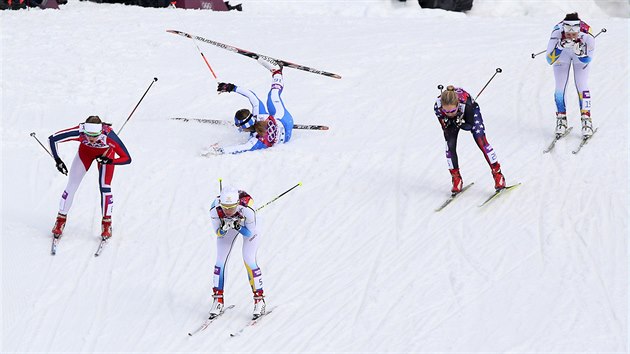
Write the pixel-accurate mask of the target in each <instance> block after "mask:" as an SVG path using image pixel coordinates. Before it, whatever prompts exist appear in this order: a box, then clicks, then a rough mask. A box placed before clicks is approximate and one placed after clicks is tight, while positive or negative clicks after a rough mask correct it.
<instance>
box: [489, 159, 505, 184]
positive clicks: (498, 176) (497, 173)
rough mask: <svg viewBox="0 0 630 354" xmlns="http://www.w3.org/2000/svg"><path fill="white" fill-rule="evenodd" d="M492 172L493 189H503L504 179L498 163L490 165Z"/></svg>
mask: <svg viewBox="0 0 630 354" xmlns="http://www.w3.org/2000/svg"><path fill="white" fill-rule="evenodd" d="M490 168H491V170H492V178H494V189H495V190H500V189H503V188H505V177H504V176H503V173H501V165H500V164H499V163H498V162H495V163H493V164H492V165H490Z"/></svg>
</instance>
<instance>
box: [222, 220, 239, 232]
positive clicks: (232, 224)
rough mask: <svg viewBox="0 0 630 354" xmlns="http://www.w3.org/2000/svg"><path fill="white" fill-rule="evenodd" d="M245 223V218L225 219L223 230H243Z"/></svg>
mask: <svg viewBox="0 0 630 354" xmlns="http://www.w3.org/2000/svg"><path fill="white" fill-rule="evenodd" d="M242 223H243V218H240V217H235V218H223V219H221V230H222V231H224V232H227V231H228V230H229V229H234V230H236V231H238V230H240V229H241V225H242Z"/></svg>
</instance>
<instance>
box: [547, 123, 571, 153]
mask: <svg viewBox="0 0 630 354" xmlns="http://www.w3.org/2000/svg"><path fill="white" fill-rule="evenodd" d="M571 129H573V127H569V129H567V131H565V132H564V134H562V135H556V137H555V138H554V139H553V141H552V142H551V144H549V146H548V147H547V148H546V149H545V150H543V154H546V153H548V152H549V151H551V150H553V148H554V147H555V146H556V143H557V142H558V140H560V139H562V138H564V137H565V136H567V135H569V133H570V132H571Z"/></svg>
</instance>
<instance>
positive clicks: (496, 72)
mask: <svg viewBox="0 0 630 354" xmlns="http://www.w3.org/2000/svg"><path fill="white" fill-rule="evenodd" d="M501 72H503V70H501V68H497V69H496V71H495V72H494V75H492V77H491V78H490V80H488V82H486V86H484V87H483V88H482V89H481V91H479V93H478V94H477V97H475V101H476V100H477V98H478V97H479V95H481V93H482V92H483V90H485V89H486V87H488V84H490V81H492V79H494V77H495V76H496V75H497V74H499V73H501Z"/></svg>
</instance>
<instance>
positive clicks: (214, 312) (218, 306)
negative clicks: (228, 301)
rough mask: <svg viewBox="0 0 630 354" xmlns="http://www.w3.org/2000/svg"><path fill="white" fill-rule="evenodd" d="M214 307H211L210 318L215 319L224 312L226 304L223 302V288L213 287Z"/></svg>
mask: <svg viewBox="0 0 630 354" xmlns="http://www.w3.org/2000/svg"><path fill="white" fill-rule="evenodd" d="M212 292H213V294H212V298H213V299H214V300H213V301H212V307H211V308H210V317H209V319H213V318H215V317H218V316H219V315H221V314H222V313H223V308H224V307H225V304H224V303H223V290H219V289H217V288H212Z"/></svg>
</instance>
